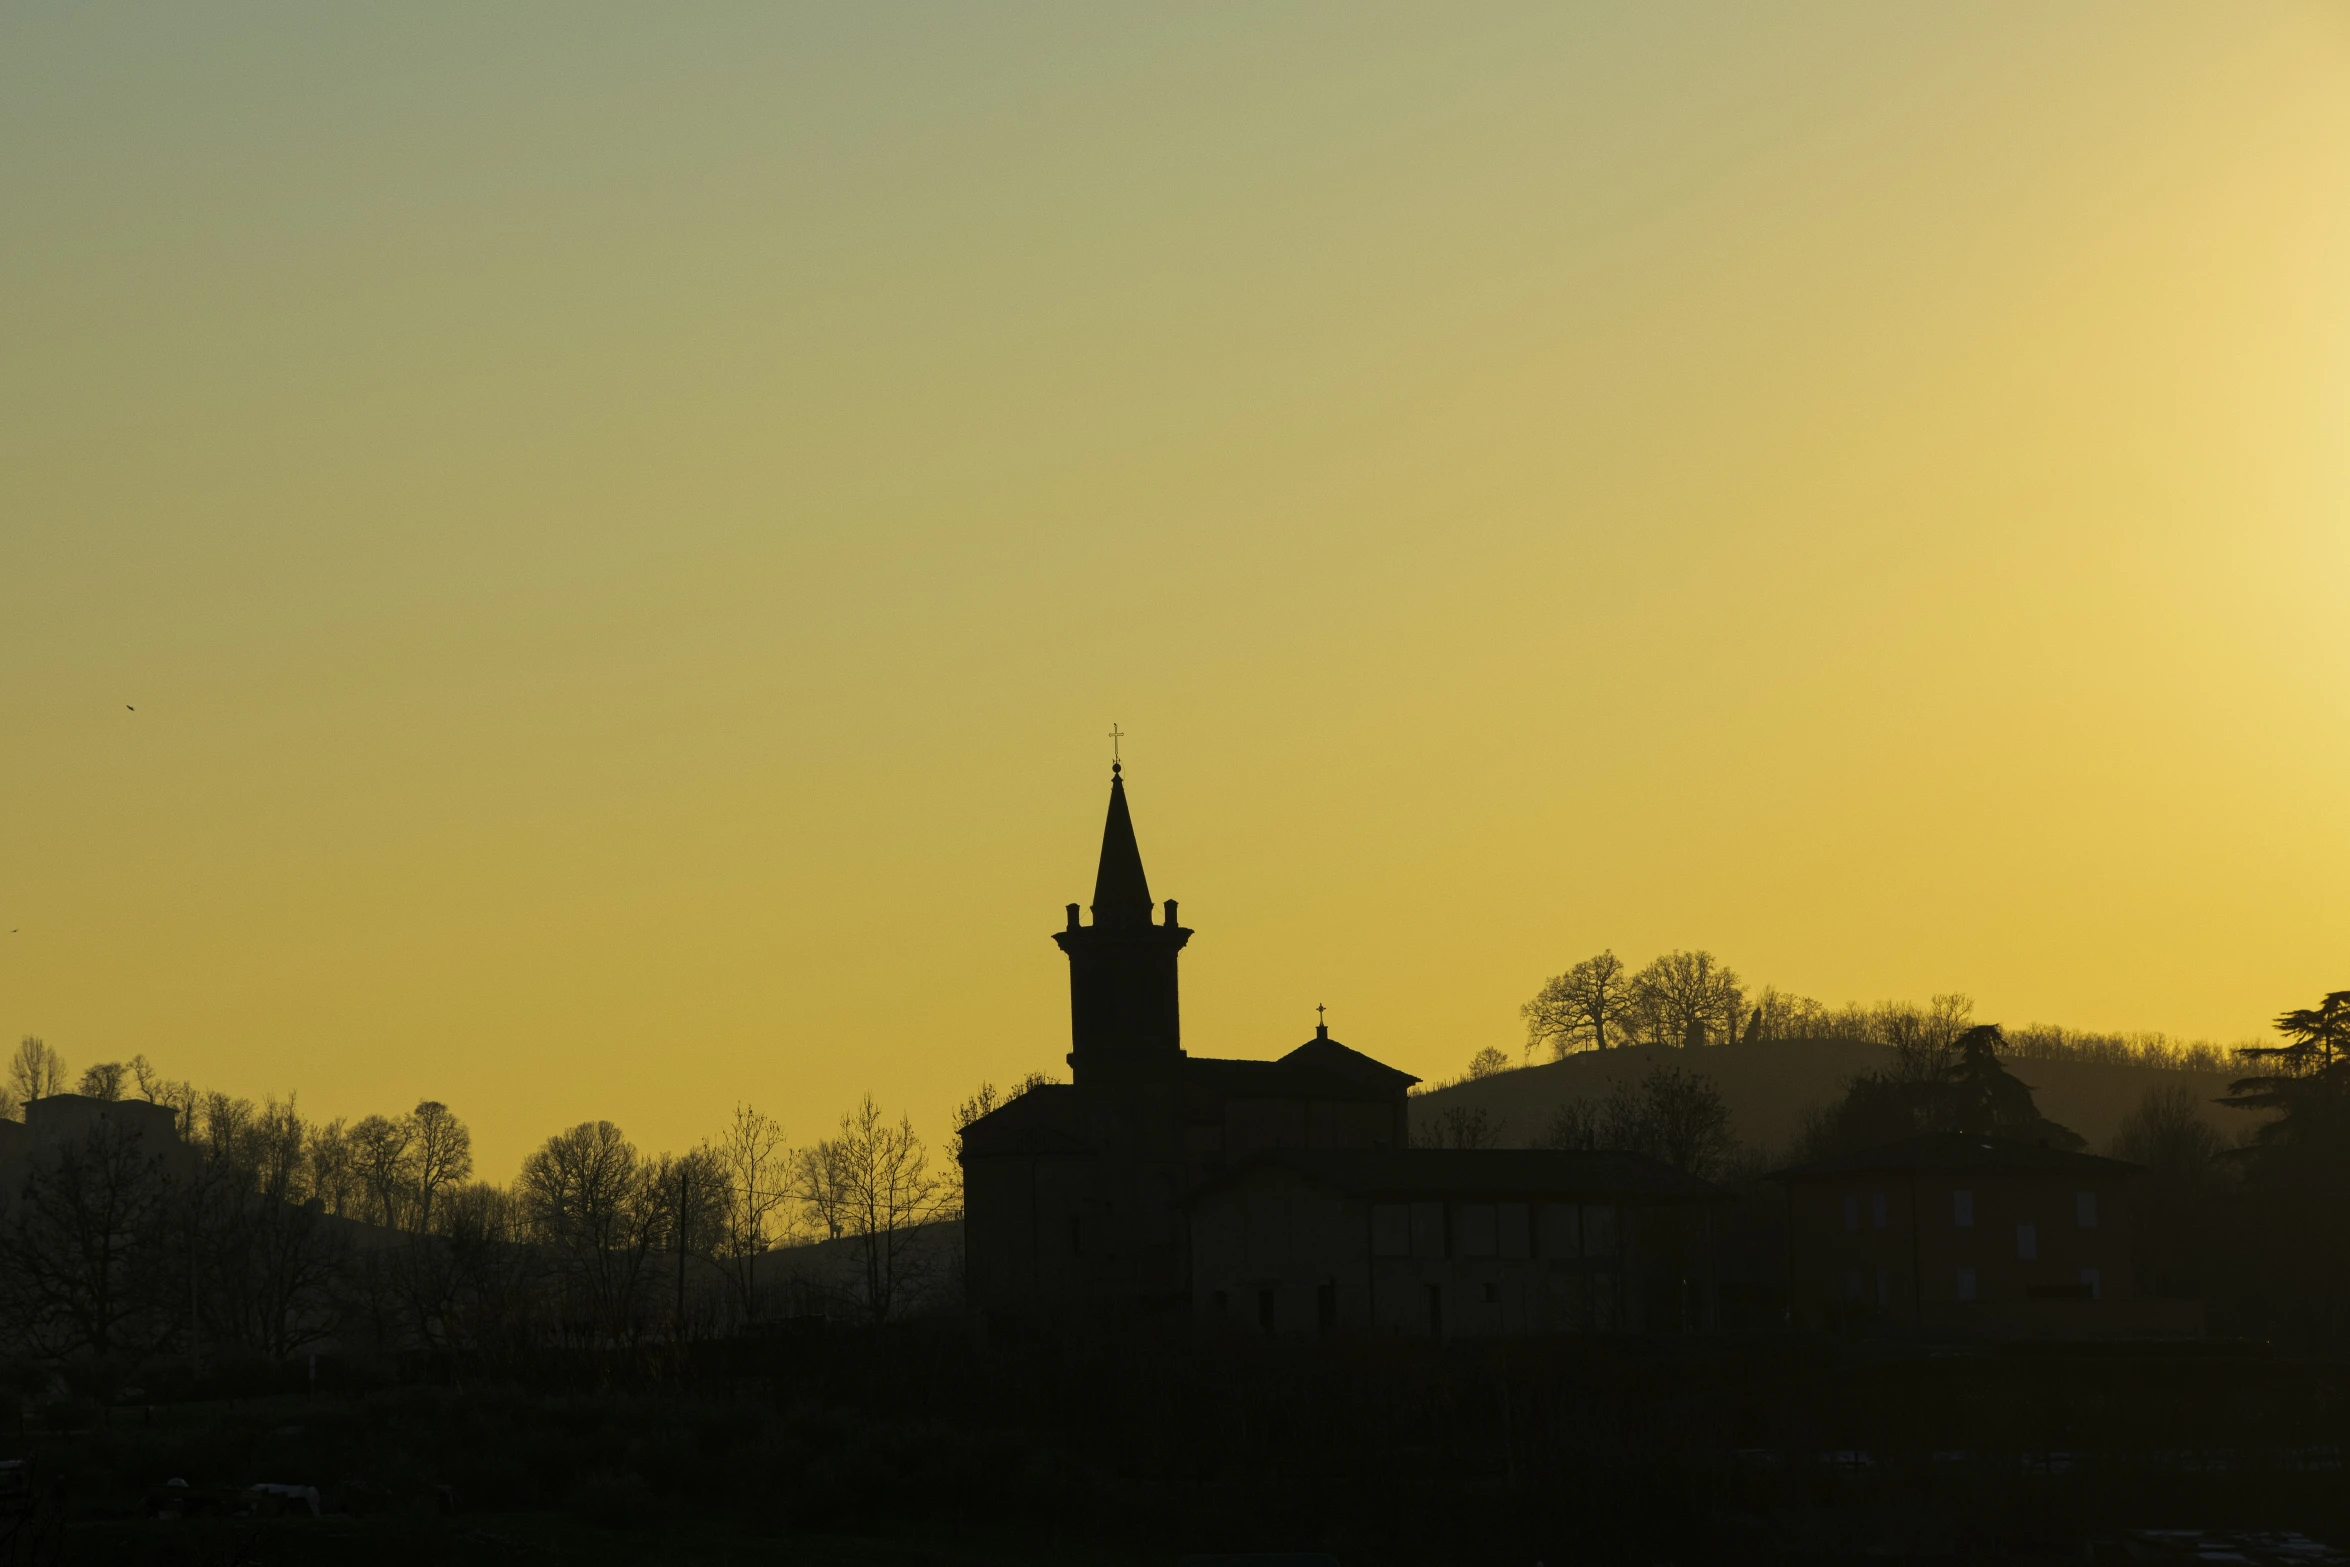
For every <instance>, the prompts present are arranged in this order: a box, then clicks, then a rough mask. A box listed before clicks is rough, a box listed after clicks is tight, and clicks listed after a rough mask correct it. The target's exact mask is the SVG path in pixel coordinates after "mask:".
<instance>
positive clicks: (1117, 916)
mask: <svg viewBox="0 0 2350 1567" xmlns="http://www.w3.org/2000/svg"><path fill="white" fill-rule="evenodd" d="M1122 771H1123V769H1121V767H1120V766H1119V764H1118V763H1116V762H1112V763H1111V764H1110V817H1109V820H1108V821H1106V822H1104V823H1103V824H1102V863H1101V869H1100V870H1099V871H1097V872H1095V873H1094V878H1093V922H1094V923H1095V924H1096V925H1148V924H1149V923H1150V922H1151V884H1150V883H1149V882H1148V881H1147V880H1145V879H1144V877H1143V874H1142V848H1141V846H1140V845H1138V844H1137V843H1136V842H1135V841H1134V818H1133V817H1132V816H1131V815H1129V814H1128V813H1127V810H1126V780H1125V779H1124V778H1123V777H1122V776H1121V773H1122Z"/></svg>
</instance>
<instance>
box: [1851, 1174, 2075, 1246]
mask: <svg viewBox="0 0 2350 1567" xmlns="http://www.w3.org/2000/svg"><path fill="white" fill-rule="evenodd" d="M1864 1201H1865V1204H1866V1211H1867V1213H1868V1216H1869V1228H1870V1229H1872V1230H1881V1229H1883V1228H1885V1218H1886V1215H1885V1194H1884V1193H1883V1192H1870V1193H1869V1194H1868V1195H1867V1197H1866V1198H1865V1199H1864V1198H1863V1197H1862V1195H1861V1194H1860V1193H1859V1192H1847V1193H1845V1195H1844V1227H1845V1228H1846V1229H1848V1230H1857V1229H1859V1228H1860V1217H1861V1213H1862V1211H1863V1203H1864ZM1950 1222H1951V1223H1952V1224H1953V1225H1955V1226H1956V1227H1958V1228H1959V1229H1962V1230H1971V1229H1973V1228H1974V1227H1975V1194H1974V1193H1973V1192H1971V1191H1966V1190H1963V1189H1961V1190H1958V1191H1954V1192H1952V1193H1951V1194H1950ZM2073 1224H2074V1226H2075V1227H2076V1228H2078V1229H2084V1230H2093V1229H2095V1228H2097V1194H2096V1193H2095V1192H2092V1191H2079V1192H2075V1193H2073ZM2030 1228H2031V1226H2030V1225H2028V1224H2027V1225H2019V1226H2018V1230H2019V1232H2020V1231H2022V1230H2028V1229H2030ZM2018 1255H2024V1254H2023V1253H2018Z"/></svg>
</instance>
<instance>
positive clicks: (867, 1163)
mask: <svg viewBox="0 0 2350 1567" xmlns="http://www.w3.org/2000/svg"><path fill="white" fill-rule="evenodd" d="M834 1141H835V1146H836V1147H837V1148H838V1150H839V1155H838V1158H839V1170H840V1176H841V1185H840V1190H841V1194H842V1196H843V1198H844V1199H845V1200H844V1201H843V1203H842V1215H843V1219H844V1223H845V1226H846V1229H847V1231H848V1234H849V1235H850V1237H851V1238H853V1239H854V1240H855V1241H856V1242H857V1252H858V1257H859V1261H860V1264H861V1266H860V1272H861V1274H862V1279H861V1283H862V1287H863V1295H862V1298H861V1300H860V1301H859V1305H860V1306H861V1307H862V1308H863V1310H864V1313H865V1315H866V1317H867V1318H868V1319H869V1320H871V1321H874V1322H884V1321H887V1320H888V1319H889V1316H890V1313H891V1312H892V1311H894V1310H895V1309H896V1307H897V1304H898V1301H899V1297H900V1292H901V1290H902V1289H903V1287H904V1286H905V1285H906V1284H907V1283H908V1282H909V1281H908V1279H907V1277H906V1274H907V1265H908V1263H909V1261H910V1260H911V1259H912V1257H913V1256H914V1251H913V1247H914V1245H915V1244H916V1243H915V1242H914V1238H913V1237H914V1232H915V1230H916V1228H917V1227H918V1226H920V1225H921V1224H922V1223H923V1222H924V1221H925V1220H928V1219H930V1218H931V1217H933V1216H934V1213H935V1210H936V1206H937V1198H938V1182H937V1180H936V1179H935V1178H934V1177H933V1176H932V1175H931V1173H930V1156H929V1153H928V1152H927V1151H926V1150H925V1149H924V1148H923V1146H922V1140H921V1139H920V1138H918V1137H916V1136H915V1135H914V1123H913V1122H912V1121H910V1120H908V1119H907V1118H906V1117H904V1116H902V1115H901V1116H899V1117H898V1119H897V1122H896V1123H895V1124H894V1125H893V1124H891V1122H890V1121H889V1120H888V1118H887V1117H885V1116H884V1115H883V1114H882V1113H881V1109H880V1107H879V1106H877V1105H876V1104H874V1102H873V1096H872V1095H871V1094H867V1095H866V1096H865V1097H864V1098H863V1099H862V1100H860V1101H858V1104H857V1107H856V1108H855V1109H853V1110H851V1111H849V1112H848V1113H847V1114H845V1115H843V1116H842V1117H841V1118H840V1136H839V1137H838V1138H837V1139H835V1140H834Z"/></svg>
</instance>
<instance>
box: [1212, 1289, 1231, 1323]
mask: <svg viewBox="0 0 2350 1567" xmlns="http://www.w3.org/2000/svg"><path fill="white" fill-rule="evenodd" d="M1231 1314H1232V1294H1231V1292H1230V1291H1229V1290H1218V1291H1216V1315H1217V1316H1219V1317H1226V1316H1230V1315H1231Z"/></svg>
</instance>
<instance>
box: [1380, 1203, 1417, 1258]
mask: <svg viewBox="0 0 2350 1567" xmlns="http://www.w3.org/2000/svg"><path fill="white" fill-rule="evenodd" d="M1411 1254H1412V1210H1411V1209H1410V1208H1409V1207H1407V1206H1405V1205H1404V1204H1402V1203H1400V1202H1382V1203H1374V1204H1372V1205H1371V1255H1372V1256H1374V1257H1409V1256H1410V1255H1411Z"/></svg>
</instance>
